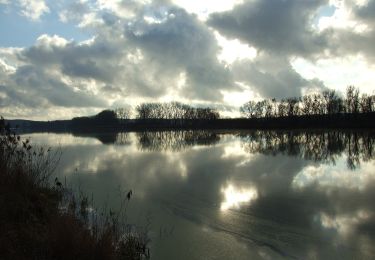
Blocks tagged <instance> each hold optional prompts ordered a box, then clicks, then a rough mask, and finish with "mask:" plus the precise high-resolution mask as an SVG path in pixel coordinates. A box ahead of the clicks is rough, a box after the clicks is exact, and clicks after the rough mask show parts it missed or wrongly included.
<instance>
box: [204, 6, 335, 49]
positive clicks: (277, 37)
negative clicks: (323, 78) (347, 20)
mask: <svg viewBox="0 0 375 260" xmlns="http://www.w3.org/2000/svg"><path fill="white" fill-rule="evenodd" d="M327 2H328V1H327V0H318V1H295V0H285V1H278V0H270V1H262V0H255V1H247V2H245V3H243V4H241V5H237V6H236V7H235V8H234V9H233V10H230V11H227V12H222V13H215V14H212V15H211V17H210V19H209V21H208V24H209V25H210V26H212V27H214V28H216V29H218V30H219V31H220V33H222V34H224V35H226V36H228V37H230V38H238V39H240V40H242V41H245V42H247V43H249V44H250V45H253V46H255V47H256V48H257V49H259V50H265V51H267V52H272V53H276V54H278V55H280V54H287V55H301V56H311V55H313V54H316V53H319V52H320V51H321V50H322V49H323V48H324V47H325V46H326V45H327V43H326V40H325V38H324V37H323V36H322V35H319V34H317V33H316V32H315V31H314V30H313V28H312V20H313V18H314V17H315V15H316V13H317V10H318V8H319V7H320V6H322V5H325V4H327Z"/></svg>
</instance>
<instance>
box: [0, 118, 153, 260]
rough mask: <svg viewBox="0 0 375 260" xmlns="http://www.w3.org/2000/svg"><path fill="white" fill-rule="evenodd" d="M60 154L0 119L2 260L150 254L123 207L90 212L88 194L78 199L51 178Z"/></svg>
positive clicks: (0, 243)
mask: <svg viewBox="0 0 375 260" xmlns="http://www.w3.org/2000/svg"><path fill="white" fill-rule="evenodd" d="M59 158H60V153H59V151H57V152H52V151H51V149H44V148H34V147H32V146H31V144H30V141H29V140H22V139H21V138H20V137H19V136H17V135H15V134H12V133H11V132H10V129H9V128H8V127H7V126H6V124H5V121H4V119H1V120H0V208H1V211H0V258H1V259H142V258H146V257H148V253H146V251H148V250H147V248H146V245H147V242H148V240H147V238H146V235H145V234H144V233H143V234H141V233H137V232H136V233H134V232H131V230H130V229H129V226H127V225H126V224H125V223H124V221H122V220H123V214H124V212H123V211H121V210H120V211H119V212H117V213H115V212H112V211H103V212H101V214H91V213H90V212H89V202H88V199H87V197H85V196H83V195H81V196H79V197H78V198H77V199H76V198H75V196H73V195H67V194H73V192H71V191H68V190H66V189H64V188H63V187H62V186H61V185H56V183H55V184H53V183H52V182H51V178H52V174H53V172H54V170H55V167H56V166H57V163H58V161H59ZM128 199H130V197H129V198H128ZM89 214H91V215H92V216H94V217H91V218H89Z"/></svg>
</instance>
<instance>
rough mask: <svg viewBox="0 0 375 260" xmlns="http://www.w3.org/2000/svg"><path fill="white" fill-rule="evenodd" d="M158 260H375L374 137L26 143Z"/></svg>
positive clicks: (105, 137) (59, 138)
mask: <svg viewBox="0 0 375 260" xmlns="http://www.w3.org/2000/svg"><path fill="white" fill-rule="evenodd" d="M24 136H27V137H30V138H31V140H32V143H34V144H38V145H43V146H51V147H52V148H53V149H61V151H62V156H61V160H60V163H59V165H58V168H57V169H56V174H57V175H58V176H59V178H60V179H61V180H64V182H65V179H66V183H67V184H68V185H69V186H71V187H74V188H78V189H80V190H82V191H83V192H85V193H86V194H88V195H89V196H90V197H93V199H94V201H95V204H96V206H98V207H101V206H103V205H107V206H108V207H112V208H116V207H118V206H119V205H120V204H121V198H122V197H121V196H120V195H119V192H120V191H121V190H122V191H128V190H130V189H131V190H132V191H133V197H132V198H131V200H130V202H129V203H128V204H126V207H127V208H126V210H127V216H128V222H129V223H132V224H134V225H137V226H140V227H144V228H146V229H147V232H148V237H149V238H150V239H151V242H150V244H149V247H150V251H151V258H152V259H280V258H281V259H374V258H375V247H374V245H375V243H374V242H375V203H374V199H375V163H374V160H373V159H374V153H375V148H374V142H375V132H366V131H362V132H350V131H348V132H335V131H314V132H300V131H296V132H282V131H268V132H265V131H252V132H250V131H249V132H244V131H239V132H204V131H194V132H193V131H180V132H143V133H116V134H81V135H77V134H53V133H34V134H26V135H24Z"/></svg>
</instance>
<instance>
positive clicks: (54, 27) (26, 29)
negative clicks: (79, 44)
mask: <svg viewBox="0 0 375 260" xmlns="http://www.w3.org/2000/svg"><path fill="white" fill-rule="evenodd" d="M42 34H48V35H55V34H56V35H58V36H60V37H63V38H65V39H67V40H74V41H83V40H87V39H89V38H90V37H91V35H90V34H89V33H88V32H86V31H83V30H82V29H80V28H78V27H77V26H76V25H75V24H73V23H63V22H61V21H60V19H59V17H58V13H57V12H56V11H55V10H53V9H52V10H51V11H50V12H49V13H45V14H43V15H42V16H41V17H40V19H39V20H38V21H32V20H30V19H28V18H27V17H25V16H22V15H21V14H20V10H17V9H16V8H9V7H7V6H5V5H1V4H0V35H1V37H0V47H29V46H32V45H33V44H34V43H35V41H36V39H37V38H38V37H39V36H40V35H42Z"/></svg>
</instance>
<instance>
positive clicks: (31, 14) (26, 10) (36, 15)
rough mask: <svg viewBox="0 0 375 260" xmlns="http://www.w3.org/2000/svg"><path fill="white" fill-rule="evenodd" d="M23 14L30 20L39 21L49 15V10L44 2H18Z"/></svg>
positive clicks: (31, 0)
mask: <svg viewBox="0 0 375 260" xmlns="http://www.w3.org/2000/svg"><path fill="white" fill-rule="evenodd" d="M18 3H19V5H20V7H21V14H22V15H23V16H26V17H27V18H29V19H30V20H33V21H37V20H39V19H40V17H41V16H42V15H43V14H45V13H49V11H50V10H49V8H48V6H47V4H46V2H45V1H44V0H18Z"/></svg>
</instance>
